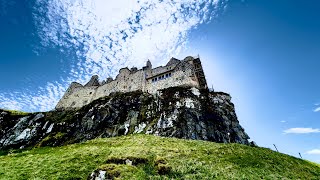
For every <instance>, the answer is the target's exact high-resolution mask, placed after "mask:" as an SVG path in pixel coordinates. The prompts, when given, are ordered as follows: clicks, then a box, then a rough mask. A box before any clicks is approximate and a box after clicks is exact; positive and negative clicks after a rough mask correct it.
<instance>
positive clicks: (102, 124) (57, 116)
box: [0, 87, 249, 149]
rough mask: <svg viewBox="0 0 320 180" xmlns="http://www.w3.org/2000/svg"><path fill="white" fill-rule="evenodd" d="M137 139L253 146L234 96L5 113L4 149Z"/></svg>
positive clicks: (138, 98)
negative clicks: (140, 135) (147, 136)
mask: <svg viewBox="0 0 320 180" xmlns="http://www.w3.org/2000/svg"><path fill="white" fill-rule="evenodd" d="M134 133H145V134H154V135H158V136H166V137H177V138H184V139H198V140H207V141H214V142H222V143H228V142H232V143H233V142H235V143H241V144H249V141H248V139H249V136H248V135H247V134H246V133H245V132H244V129H243V128H242V127H241V126H240V124H239V121H238V119H237V116H236V114H235V110H234V105H233V104H232V102H231V97H230V95H229V94H226V93H223V92H208V91H205V90H201V91H199V90H198V89H196V88H186V87H173V88H168V89H164V90H161V91H159V93H158V95H151V94H148V93H143V92H140V91H136V92H130V93H115V94H112V95H110V96H107V97H104V98H101V99H98V100H95V101H94V102H92V103H90V104H89V105H87V106H84V107H83V108H81V109H79V110H65V111H50V112H45V113H33V114H29V115H12V114H11V113H10V112H6V111H4V110H0V149H8V148H25V147H30V146H46V145H50V146H57V145H63V144H68V143H75V142H81V141H85V140H88V139H93V138H97V137H112V136H121V135H127V134H134Z"/></svg>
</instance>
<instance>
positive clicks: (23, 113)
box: [0, 109, 30, 116]
mask: <svg viewBox="0 0 320 180" xmlns="http://www.w3.org/2000/svg"><path fill="white" fill-rule="evenodd" d="M0 110H3V111H7V112H9V113H10V114H11V115H12V116H25V115H29V114H30V113H28V112H23V111H17V110H8V109H0Z"/></svg>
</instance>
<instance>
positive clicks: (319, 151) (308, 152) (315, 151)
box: [307, 149, 320, 155]
mask: <svg viewBox="0 0 320 180" xmlns="http://www.w3.org/2000/svg"><path fill="white" fill-rule="evenodd" d="M307 154H313V155H320V149H313V150H310V151H307Z"/></svg>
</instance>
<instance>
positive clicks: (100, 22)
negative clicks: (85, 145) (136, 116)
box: [0, 0, 320, 162]
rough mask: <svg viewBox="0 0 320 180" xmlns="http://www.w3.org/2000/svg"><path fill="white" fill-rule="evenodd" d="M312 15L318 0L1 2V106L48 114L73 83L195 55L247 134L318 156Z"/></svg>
mask: <svg viewBox="0 0 320 180" xmlns="http://www.w3.org/2000/svg"><path fill="white" fill-rule="evenodd" d="M319 18H320V2H318V1H316V0H309V1H303V0H300V1H299V0H281V1H278V0H268V1H258V0H242V1H241V0H229V1H226V0H214V1H204V0H203V1H201V0H200V1H193V0H185V1H179V0H173V1H169V0H164V1H153V0H149V1H144V0H141V1H139V2H136V1H129V0H122V1H116V0H115V1H108V2H106V1H103V0H95V1H93V0H92V1H90V0H87V1H83V0H75V1H73V0H66V1H64V2H60V1H58V0H52V1H48V2H47V1H44V0H35V1H27V0H19V1H18V0H0V24H1V28H0V39H1V40H0V82H1V83H0V107H2V108H10V109H21V110H25V111H44V110H50V109H52V108H53V107H54V106H55V104H56V102H57V100H58V99H59V98H60V97H61V96H62V95H63V92H64V90H65V89H66V88H67V86H68V85H69V83H70V82H72V81H78V82H81V83H84V82H86V81H87V80H88V79H89V78H90V77H91V75H93V74H99V76H100V79H101V80H103V79H104V78H106V77H108V76H114V75H116V73H117V71H118V69H119V68H121V67H123V66H129V67H130V66H133V65H135V66H138V67H141V66H142V65H144V64H145V62H146V60H147V59H150V60H151V61H152V63H153V64H154V65H161V64H165V63H166V61H167V60H168V59H169V58H170V57H172V56H174V57H178V58H181V59H182V58H184V57H185V56H188V55H198V54H199V55H200V57H201V59H202V62H203V65H204V68H205V73H206V76H207V80H208V84H209V85H210V86H211V85H212V86H213V87H214V88H215V90H217V91H224V92H228V93H230V94H231V95H232V97H233V102H234V104H235V106H236V111H237V115H238V118H239V121H240V124H241V125H242V126H243V127H244V128H245V130H246V131H247V133H248V134H249V136H250V137H251V139H252V140H254V141H256V142H257V143H258V145H260V146H264V147H269V148H272V149H274V148H273V144H276V145H277V147H278V149H279V151H281V152H283V153H287V154H290V155H294V156H298V153H299V152H300V153H301V154H302V156H303V158H305V159H309V160H312V161H315V162H320V141H319V137H320V122H319V120H320V108H319V107H320V84H319V83H318V82H319V80H318V78H319V77H320V71H319V70H318V69H319V67H320V61H319V58H320V21H319ZM317 108H319V109H317Z"/></svg>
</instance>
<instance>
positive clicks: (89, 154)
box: [0, 135, 320, 179]
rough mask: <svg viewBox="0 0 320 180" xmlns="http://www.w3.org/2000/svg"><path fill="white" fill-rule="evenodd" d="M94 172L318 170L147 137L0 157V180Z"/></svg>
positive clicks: (142, 175) (252, 151) (275, 157)
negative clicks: (131, 164)
mask: <svg viewBox="0 0 320 180" xmlns="http://www.w3.org/2000/svg"><path fill="white" fill-rule="evenodd" d="M126 159H130V160H131V161H133V166H130V165H126V164H123V163H124V161H125V160H126ZM97 168H100V169H104V170H106V171H107V172H108V174H110V176H109V177H111V178H114V177H116V178H120V179H146V178H151V179H164V178H165V177H168V178H170V179H172V178H176V179H208V178H209V179H211V178H213V177H216V178H218V179H231V178H237V179H261V178H265V179H283V178H284V179H299V178H300V179H319V178H320V167H319V166H318V165H316V164H313V163H310V162H307V161H303V160H300V159H297V158H294V157H291V156H288V155H284V154H280V153H276V152H274V151H271V150H269V149H265V148H253V147H249V146H244V145H239V144H218V143H212V142H205V141H191V140H181V139H175V138H163V137H155V136H150V135H131V136H122V137H116V138H106V139H95V140H92V141H87V142H85V143H81V144H73V145H68V146H63V147H54V148H52V147H44V148H36V149H33V150H29V151H23V152H20V153H9V154H7V155H4V154H2V155H0V179H72V178H73V179H77V178H79V179H86V177H87V176H88V175H89V174H90V173H91V172H92V171H93V170H95V169H97Z"/></svg>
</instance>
